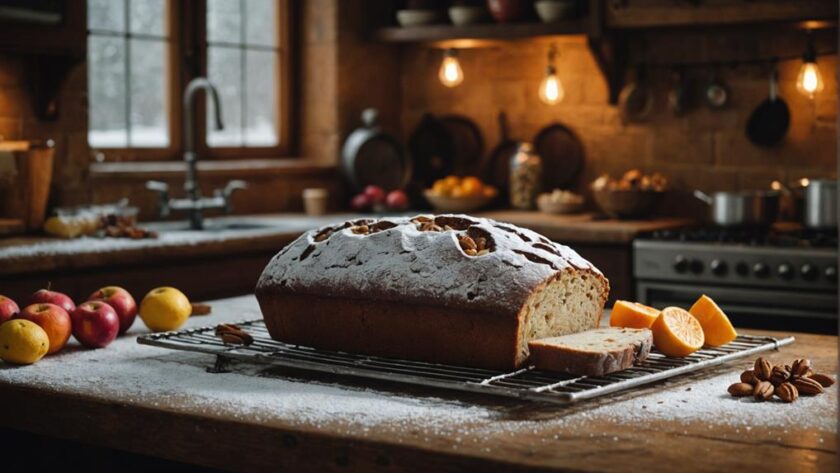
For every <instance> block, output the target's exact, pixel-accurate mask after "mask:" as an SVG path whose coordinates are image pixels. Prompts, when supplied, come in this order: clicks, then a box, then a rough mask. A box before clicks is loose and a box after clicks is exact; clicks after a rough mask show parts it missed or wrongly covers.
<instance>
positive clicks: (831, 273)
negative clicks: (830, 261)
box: [823, 266, 837, 282]
mask: <svg viewBox="0 0 840 473" xmlns="http://www.w3.org/2000/svg"><path fill="white" fill-rule="evenodd" d="M823 274H825V278H826V279H828V280H829V281H831V282H837V267H836V266H829V267H827V268H825V272H824V273H823Z"/></svg>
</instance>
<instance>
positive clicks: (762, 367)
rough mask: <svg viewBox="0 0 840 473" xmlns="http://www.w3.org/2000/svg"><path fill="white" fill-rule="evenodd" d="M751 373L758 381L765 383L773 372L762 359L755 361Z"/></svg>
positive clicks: (768, 364)
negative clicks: (752, 372) (753, 373)
mask: <svg viewBox="0 0 840 473" xmlns="http://www.w3.org/2000/svg"><path fill="white" fill-rule="evenodd" d="M753 371H754V372H755V377H756V378H758V380H759V381H767V380H769V379H770V373H771V372H772V371H773V365H772V364H770V362H769V361H767V360H765V359H764V358H759V359H757V360H755V368H753Z"/></svg>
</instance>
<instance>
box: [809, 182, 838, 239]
mask: <svg viewBox="0 0 840 473" xmlns="http://www.w3.org/2000/svg"><path fill="white" fill-rule="evenodd" d="M804 223H805V226H806V227H808V228H813V229H822V230H828V229H837V181H836V180H830V179H817V180H810V181H809V182H808V186H807V187H805V221H804Z"/></svg>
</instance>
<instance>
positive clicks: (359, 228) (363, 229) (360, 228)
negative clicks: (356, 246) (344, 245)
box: [350, 225, 370, 235]
mask: <svg viewBox="0 0 840 473" xmlns="http://www.w3.org/2000/svg"><path fill="white" fill-rule="evenodd" d="M350 231H351V232H353V233H355V234H356V235H367V234H368V233H369V232H370V228H369V227H368V226H367V225H356V226H355V227H350Z"/></svg>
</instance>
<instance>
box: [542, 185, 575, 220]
mask: <svg viewBox="0 0 840 473" xmlns="http://www.w3.org/2000/svg"><path fill="white" fill-rule="evenodd" d="M583 203H584V198H583V196H582V195H580V194H575V193H574V192H571V191H564V190H561V189H554V191H553V192H550V193H549V192H546V193H543V194H540V195H539V196H537V207H539V209H540V211H542V212H544V213H547V214H573V213H576V212H579V211H580V209H581V208H583Z"/></svg>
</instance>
